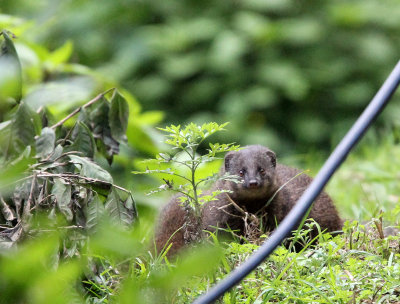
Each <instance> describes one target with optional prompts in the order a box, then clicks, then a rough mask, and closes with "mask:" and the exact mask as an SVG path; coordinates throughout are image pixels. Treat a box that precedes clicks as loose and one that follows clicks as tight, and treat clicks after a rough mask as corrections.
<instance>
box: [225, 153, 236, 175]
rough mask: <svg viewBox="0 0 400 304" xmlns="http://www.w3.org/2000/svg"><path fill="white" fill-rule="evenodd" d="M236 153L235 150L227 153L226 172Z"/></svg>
mask: <svg viewBox="0 0 400 304" xmlns="http://www.w3.org/2000/svg"><path fill="white" fill-rule="evenodd" d="M234 155H235V151H230V152H228V153H227V154H226V155H225V172H229V169H230V164H231V159H232V158H233V156H234Z"/></svg>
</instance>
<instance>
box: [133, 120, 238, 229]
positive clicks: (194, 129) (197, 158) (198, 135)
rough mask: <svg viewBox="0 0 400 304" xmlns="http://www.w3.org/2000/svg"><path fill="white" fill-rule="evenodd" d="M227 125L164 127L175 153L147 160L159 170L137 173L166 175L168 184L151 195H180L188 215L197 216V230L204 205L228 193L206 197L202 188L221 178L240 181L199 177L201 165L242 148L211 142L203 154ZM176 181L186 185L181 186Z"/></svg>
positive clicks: (217, 191)
mask: <svg viewBox="0 0 400 304" xmlns="http://www.w3.org/2000/svg"><path fill="white" fill-rule="evenodd" d="M227 124H228V123H224V124H218V123H215V122H210V123H205V124H203V125H201V126H198V125H196V124H194V123H190V124H188V125H187V126H185V127H181V126H179V125H178V126H174V125H171V126H169V127H166V128H160V130H161V131H164V132H166V133H167V139H166V140H165V143H166V144H168V145H169V146H171V147H172V150H171V153H159V154H158V155H157V156H156V158H155V159H151V160H148V161H146V162H147V163H148V164H149V165H151V166H152V167H153V168H154V167H157V169H149V168H147V170H146V171H144V172H137V171H135V172H133V173H135V174H143V173H145V174H149V173H157V174H160V173H162V174H163V175H165V177H163V181H164V183H165V184H163V185H162V186H160V187H159V188H158V189H157V190H155V191H152V192H151V193H155V192H160V191H165V190H170V191H174V192H177V193H179V194H180V195H181V196H180V197H179V199H180V200H181V202H182V205H183V206H184V208H185V210H186V211H187V212H188V215H194V218H195V220H196V221H197V225H196V226H197V227H201V225H198V224H199V223H200V221H201V219H200V216H201V206H202V205H203V204H205V203H207V202H209V201H212V200H214V199H215V197H216V196H217V195H218V194H220V193H222V192H224V190H216V191H212V192H211V193H207V194H206V193H204V192H203V191H202V185H203V184H205V183H207V182H210V181H215V180H216V179H218V178H223V179H230V180H237V178H236V176H232V175H227V174H225V175H223V176H218V175H217V174H214V175H207V176H205V177H199V174H198V170H199V168H200V167H201V165H203V164H205V163H209V162H212V161H214V160H217V159H220V157H218V156H217V154H220V153H225V152H228V151H233V150H237V149H238V148H239V146H237V145H234V144H218V143H217V144H212V143H210V144H209V148H208V149H207V152H206V153H204V154H200V153H199V147H200V145H201V144H202V143H203V142H204V141H205V140H206V139H207V138H209V137H210V136H211V135H213V134H214V133H216V132H219V131H222V130H224V127H225V126H226V125H227ZM167 166H168V167H167ZM162 167H163V168H162ZM170 177H174V178H175V179H173V178H170ZM176 180H179V181H182V182H183V183H180V184H177V183H176Z"/></svg>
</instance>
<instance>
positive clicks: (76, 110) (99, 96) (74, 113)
mask: <svg viewBox="0 0 400 304" xmlns="http://www.w3.org/2000/svg"><path fill="white" fill-rule="evenodd" d="M112 90H115V88H111V89H108V90H107V91H105V92H103V93H101V94H99V95H97V96H96V97H95V98H93V99H92V100H90V101H89V102H88V103H86V104H84V105H83V106H81V107H79V108H77V109H75V111H73V112H72V113H70V114H69V115H68V116H66V117H65V118H63V119H62V120H60V121H59V122H58V123H56V124H55V125H53V126H51V128H52V129H55V128H57V127H59V126H61V125H62V124H64V122H66V121H67V120H68V119H70V118H71V117H73V116H75V115H76V114H78V113H79V112H80V111H81V110H82V109H84V108H87V107H89V106H91V105H92V104H94V103H95V102H97V101H98V100H100V99H101V98H103V97H104V96H105V95H106V94H107V93H109V92H110V91H112Z"/></svg>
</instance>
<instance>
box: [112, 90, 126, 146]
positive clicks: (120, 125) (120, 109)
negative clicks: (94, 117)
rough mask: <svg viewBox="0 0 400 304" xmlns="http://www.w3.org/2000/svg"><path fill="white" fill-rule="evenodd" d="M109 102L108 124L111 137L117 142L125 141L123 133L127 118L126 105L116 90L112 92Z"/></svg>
mask: <svg viewBox="0 0 400 304" xmlns="http://www.w3.org/2000/svg"><path fill="white" fill-rule="evenodd" d="M110 102H111V108H110V112H109V123H110V128H111V135H112V137H113V138H114V139H116V140H118V141H122V140H126V135H125V133H126V128H127V126H128V118H129V107H128V103H127V102H126V100H125V98H124V97H122V95H121V94H119V93H118V91H117V90H115V91H114V94H113V96H112V98H111V101H110Z"/></svg>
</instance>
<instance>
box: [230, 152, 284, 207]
mask: <svg viewBox="0 0 400 304" xmlns="http://www.w3.org/2000/svg"><path fill="white" fill-rule="evenodd" d="M275 168H276V156H275V153H274V152H272V151H271V150H269V149H268V148H266V147H263V146H259V145H254V146H246V147H244V149H242V150H239V151H232V152H229V153H227V154H226V156H225V168H224V169H225V172H227V173H229V174H232V175H238V176H239V178H240V182H239V183H235V182H229V183H230V185H229V188H230V190H232V194H231V196H232V198H233V199H235V198H236V199H238V200H256V199H261V198H265V197H266V196H267V195H269V194H272V193H271V192H274V191H275V190H276V189H275Z"/></svg>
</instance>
